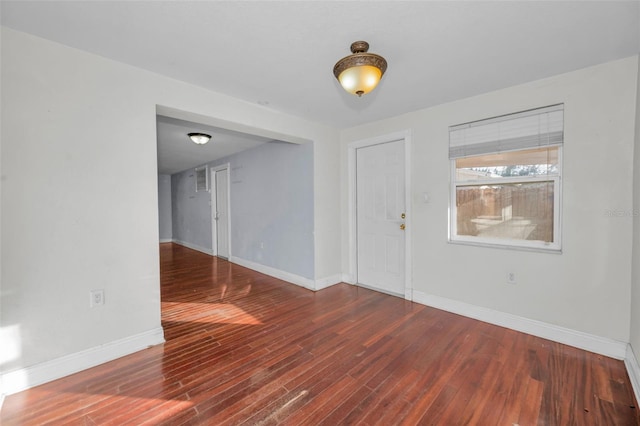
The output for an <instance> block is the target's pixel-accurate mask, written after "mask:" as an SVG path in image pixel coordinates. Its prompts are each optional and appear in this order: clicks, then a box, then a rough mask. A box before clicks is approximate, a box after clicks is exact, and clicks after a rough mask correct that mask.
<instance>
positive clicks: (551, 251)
mask: <svg viewBox="0 0 640 426" xmlns="http://www.w3.org/2000/svg"><path fill="white" fill-rule="evenodd" d="M447 242H448V243H449V244H456V245H463V246H476V247H485V248H493V249H502V250H505V249H506V250H516V251H528V252H537V253H548V254H562V248H555V247H549V248H545V247H532V246H518V245H510V244H500V243H490V242H485V241H467V240H454V239H449V240H448V241H447Z"/></svg>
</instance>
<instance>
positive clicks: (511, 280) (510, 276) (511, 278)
mask: <svg viewBox="0 0 640 426" xmlns="http://www.w3.org/2000/svg"><path fill="white" fill-rule="evenodd" d="M515 283H516V273H515V272H507V284H515Z"/></svg>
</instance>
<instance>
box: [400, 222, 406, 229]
mask: <svg viewBox="0 0 640 426" xmlns="http://www.w3.org/2000/svg"><path fill="white" fill-rule="evenodd" d="M404 228H405V226H404V223H402V224H400V229H402V230H403V231H404Z"/></svg>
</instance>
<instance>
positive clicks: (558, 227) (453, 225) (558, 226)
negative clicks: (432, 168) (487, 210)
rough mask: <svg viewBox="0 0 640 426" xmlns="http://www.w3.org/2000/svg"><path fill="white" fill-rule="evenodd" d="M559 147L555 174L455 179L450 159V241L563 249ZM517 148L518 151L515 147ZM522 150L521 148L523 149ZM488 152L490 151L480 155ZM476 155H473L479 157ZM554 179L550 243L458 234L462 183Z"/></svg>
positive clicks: (526, 247) (552, 249)
mask: <svg viewBox="0 0 640 426" xmlns="http://www.w3.org/2000/svg"><path fill="white" fill-rule="evenodd" d="M554 147H556V148H557V149H558V165H557V170H558V173H557V174H556V173H554V174H553V175H538V176H510V177H501V178H494V179H481V180H460V181H458V180H457V179H456V158H452V159H450V160H449V164H450V174H449V179H450V184H449V188H450V191H449V213H450V214H449V236H448V237H449V238H448V239H449V242H450V243H454V244H465V245H474V246H482V247H495V248H505V249H515V250H530V251H542V252H555V253H561V252H562V156H563V152H562V148H563V147H562V145H557V146H554ZM517 151H520V150H517ZM523 151H524V149H523ZM482 155H491V154H482ZM482 155H477V156H474V157H480V156H482ZM535 182H553V242H549V243H547V242H544V241H531V240H516V239H507V238H487V237H477V236H471V235H458V233H457V232H458V217H457V214H458V211H457V205H456V196H457V188H458V187H462V186H483V185H487V186H490V185H509V184H517V183H535Z"/></svg>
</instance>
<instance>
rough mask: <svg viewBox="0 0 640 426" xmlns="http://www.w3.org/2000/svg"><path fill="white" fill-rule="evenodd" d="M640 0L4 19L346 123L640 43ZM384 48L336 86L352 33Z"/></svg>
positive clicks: (79, 11) (233, 8)
mask: <svg viewBox="0 0 640 426" xmlns="http://www.w3.org/2000/svg"><path fill="white" fill-rule="evenodd" d="M639 6H640V2H638V1H627V2H614V1H605V2H597V1H590V2H541V1H527V2H483V1H473V2H437V1H433V2H418V1H414V2H400V1H391V2H337V1H290V2H271V1H263V2H244V1H235V2H220V1H208V2H207V1H196V2H191V1H173V2H160V1H153V2H151V1H135V2H132V1H123V2H118V1H105V2H102V1H85V2H78V1H71V2H64V1H46V2H37V1H19V2H11V1H3V2H2V3H1V8H2V9H1V15H2V16H1V19H2V24H3V25H6V26H8V27H11V28H14V29H17V30H20V31H24V32H28V33H32V34H35V35H38V36H41V37H44V38H47V39H50V40H54V41H57V42H60V43H63V44H66V45H69V46H73V47H76V48H79V49H83V50H86V51H90V52H94V53H96V54H99V55H102V56H105V57H109V58H113V59H115V60H117V61H121V62H125V63H128V64H131V65H134V66H137V67H140V68H144V69H147V70H151V71H154V72H156V73H159V74H164V75H167V76H170V77H173V78H176V79H180V80H183V81H187V82H190V83H193V84H196V85H199V86H202V87H206V88H209V89H211V90H214V91H217V92H221V93H225V94H228V95H231V96H234V97H237V98H241V99H245V100H247V101H250V102H256V103H260V104H263V105H267V106H268V107H270V108H273V109H275V110H279V111H284V112H287V113H290V114H294V115H298V116H302V117H305V118H307V119H309V120H312V121H316V122H321V123H325V124H328V125H331V126H335V127H339V128H344V127H349V126H352V125H356V124H360V123H364V122H369V121H373V120H378V119H381V118H386V117H390V116H394V115H398V114H401V113H404V112H409V111H413V110H416V109H419V108H424V107H429V106H433V105H437V104H441V103H444V102H447V101H451V100H455V99H460V98H465V97H469V96H473V95H477V94H480V93H484V92H488V91H492V90H495V89H499V88H503V87H508V86H511V85H514V84H518V83H523V82H527V81H532V80H536V79H540V78H543V77H547V76H551V75H555V74H559V73H562V72H567V71H571V70H575V69H579V68H583V67H585V66H589V65H593V64H597V63H601V62H606V61H609V60H613V59H618V58H622V57H626V56H630V55H633V54H636V53H638V52H639V51H640V24H639V21H640V7H639ZM360 39H362V40H366V41H368V42H369V43H370V45H371V51H372V52H374V53H378V54H381V55H383V56H384V57H385V58H386V59H387V61H388V63H389V68H388V71H387V74H386V75H385V77H384V78H383V81H382V83H381V84H380V86H379V87H378V88H377V89H376V90H375V91H374V92H372V93H371V94H369V95H367V96H364V97H362V98H357V97H355V96H351V95H348V94H346V93H345V92H343V90H342V89H341V88H340V87H339V85H338V83H337V81H336V80H335V78H334V77H333V74H332V68H333V65H334V64H335V62H336V61H337V60H338V59H340V58H341V57H343V56H346V55H347V54H349V45H350V44H351V42H353V41H355V40H360Z"/></svg>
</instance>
